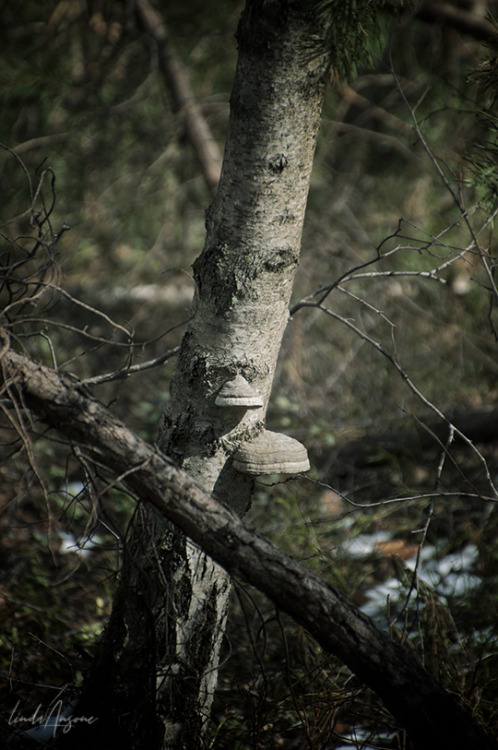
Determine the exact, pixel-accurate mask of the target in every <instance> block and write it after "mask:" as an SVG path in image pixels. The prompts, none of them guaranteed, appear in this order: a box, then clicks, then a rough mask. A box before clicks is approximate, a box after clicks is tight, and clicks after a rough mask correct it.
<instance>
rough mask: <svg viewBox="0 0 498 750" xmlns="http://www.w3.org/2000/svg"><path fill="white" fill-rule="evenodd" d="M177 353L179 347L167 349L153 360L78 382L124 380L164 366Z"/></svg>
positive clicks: (94, 383) (89, 383) (90, 383)
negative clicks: (129, 376) (137, 373)
mask: <svg viewBox="0 0 498 750" xmlns="http://www.w3.org/2000/svg"><path fill="white" fill-rule="evenodd" d="M179 351H180V347H179V346H175V348H174V349H169V350H168V351H167V352H164V354H161V356H160V357H156V358H155V359H150V360H148V361H147V362H141V363H140V364H136V365H127V366H125V367H120V368H119V370H115V371H114V372H108V373H105V374H104V375H95V377H93V378H86V379H85V380H82V381H80V382H81V384H82V385H100V384H101V383H109V382H110V381H112V380H125V379H126V378H127V377H128V375H133V374H135V373H136V372H143V371H144V370H150V369H151V368H152V367H158V366H159V365H162V364H164V362H166V361H167V360H168V359H171V357H174V356H175V354H178V352H179Z"/></svg>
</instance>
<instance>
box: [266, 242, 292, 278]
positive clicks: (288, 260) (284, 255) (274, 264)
mask: <svg viewBox="0 0 498 750" xmlns="http://www.w3.org/2000/svg"><path fill="white" fill-rule="evenodd" d="M297 262H298V253H297V252H296V251H295V250H293V249H292V247H290V246H289V245H287V246H285V247H279V248H277V249H276V250H275V251H274V252H273V253H272V254H271V256H270V257H269V258H268V259H267V260H266V261H265V264H264V268H265V270H266V271H269V272H270V273H276V272H278V271H281V270H282V269H283V268H287V267H288V266H292V265H296V264H297Z"/></svg>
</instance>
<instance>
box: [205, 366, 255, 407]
mask: <svg viewBox="0 0 498 750" xmlns="http://www.w3.org/2000/svg"><path fill="white" fill-rule="evenodd" d="M214 403H215V404H216V405H217V406H245V407H246V408H247V407H252V408H257V407H259V406H263V399H262V398H261V396H260V395H259V393H258V392H257V391H256V390H255V389H254V388H253V387H252V385H250V384H249V383H248V382H247V380H246V379H245V378H244V377H243V376H242V375H240V374H238V375H236V376H235V377H234V378H233V380H228V381H227V382H226V383H225V384H224V385H222V386H221V388H220V390H219V392H218V395H217V396H216V399H215V402H214Z"/></svg>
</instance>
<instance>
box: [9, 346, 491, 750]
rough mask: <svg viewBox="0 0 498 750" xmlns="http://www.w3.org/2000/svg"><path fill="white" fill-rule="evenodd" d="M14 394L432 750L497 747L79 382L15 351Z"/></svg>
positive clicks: (343, 606) (396, 651) (408, 663)
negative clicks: (332, 659) (307, 637)
mask: <svg viewBox="0 0 498 750" xmlns="http://www.w3.org/2000/svg"><path fill="white" fill-rule="evenodd" d="M2 366H3V372H4V382H9V383H10V384H12V386H14V385H15V388H14V387H12V389H11V390H10V396H11V398H14V399H21V401H20V403H19V406H18V408H19V409H24V408H26V406H27V407H29V408H30V409H32V410H33V411H34V412H35V413H36V414H37V415H38V416H39V417H40V418H42V419H43V421H45V422H46V423H48V424H49V425H51V426H53V427H55V428H56V429H57V430H59V431H60V432H62V433H63V434H65V435H66V436H67V437H69V438H70V439H71V440H75V441H80V442H82V443H84V444H85V446H86V452H87V453H88V454H89V455H93V456H95V457H96V458H97V460H98V461H99V462H102V463H104V464H105V465H106V466H107V467H108V468H109V469H110V470H111V471H112V472H113V473H115V474H117V475H118V476H122V477H124V478H125V481H126V483H127V485H128V486H129V487H130V488H131V489H132V490H133V491H134V492H136V493H137V495H138V496H139V498H140V499H141V500H142V501H143V502H146V503H150V504H152V505H153V506H154V507H155V508H156V509H157V510H158V511H159V513H160V514H162V515H164V516H165V517H166V518H169V519H170V520H171V521H172V522H173V523H175V524H176V525H177V526H178V527H179V528H180V529H181V530H182V531H183V532H184V533H185V534H187V535H188V536H190V538H191V539H192V540H193V541H194V542H195V543H197V544H198V545H199V546H201V547H202V548H203V549H204V550H205V551H206V552H207V553H208V554H209V555H211V556H212V557H213V558H214V559H215V560H217V561H218V562H219V563H220V564H221V565H223V566H224V567H225V568H226V569H227V570H228V571H229V572H231V573H233V574H236V575H238V576H242V577H243V578H246V579H247V580H248V581H249V582H250V583H252V584H253V585H254V586H256V587H257V588H259V589H260V590H261V591H263V592H264V593H265V594H267V595H268V596H269V597H270V599H272V600H273V601H274V602H275V604H277V606H278V607H280V608H281V609H283V610H284V611H286V612H287V613H288V614H290V615H291V616H292V617H293V618H294V619H295V620H296V621H297V622H299V623H300V624H301V625H303V626H304V627H305V628H306V629H307V630H308V631H309V632H310V633H311V634H312V635H313V636H314V637H315V638H316V639H317V641H318V642H319V643H320V644H321V645H322V647H323V648H325V649H326V650H327V651H330V652H331V653H334V654H336V655H337V656H338V657H339V658H341V659H342V660H343V661H344V662H345V663H346V664H347V665H348V666H349V668H350V669H351V670H352V671H354V672H355V673H356V674H357V675H358V676H359V677H360V678H361V679H362V680H363V681H364V682H365V683H366V684H368V685H369V686H370V687H371V688H372V689H373V690H374V691H376V692H377V693H378V695H379V696H380V697H381V698H382V699H383V700H384V702H385V704H386V706H387V707H388V708H389V710H390V711H391V712H392V713H393V714H394V716H396V718H397V719H398V720H399V721H400V722H401V724H402V725H403V726H404V727H405V728H406V729H407V731H408V732H409V733H410V734H411V736H412V737H414V738H416V739H418V740H420V741H422V742H423V743H424V747H425V748H426V749H427V750H439V748H440V747H441V746H443V744H446V745H448V744H450V745H451V747H452V748H453V749H454V750H468V748H469V747H479V748H480V750H497V748H498V744H497V743H496V742H495V741H494V740H493V739H492V738H490V737H489V736H487V735H486V734H485V733H483V731H482V730H481V729H480V727H479V726H478V725H477V724H476V723H475V722H474V721H473V720H472V719H471V718H470V717H469V716H468V715H467V714H466V713H465V712H464V711H463V710H462V709H461V707H460V706H459V704H458V703H457V702H456V701H455V699H454V698H453V697H452V696H451V695H450V694H449V693H448V692H446V691H445V690H444V689H443V688H442V687H441V686H440V685H439V683H437V682H436V681H435V680H434V679H433V678H432V677H431V676H429V674H428V673H427V672H425V670H424V669H423V668H422V667H421V666H420V665H419V664H418V663H417V662H416V661H414V660H413V659H412V658H411V657H410V656H408V654H407V653H406V652H405V651H404V649H403V648H402V647H401V646H400V645H399V644H396V643H394V642H393V641H391V639H390V638H389V636H388V635H386V634H385V633H384V632H382V631H381V630H379V629H378V628H377V627H376V626H375V625H374V624H373V622H372V621H371V620H370V618H368V617H367V616H365V615H364V614H363V613H362V612H360V611H359V610H358V609H356V607H355V606H354V605H353V604H352V603H351V602H350V601H349V600H348V599H347V597H346V596H345V595H344V594H342V593H341V592H340V591H337V590H335V589H334V588H333V587H331V586H330V585H328V584H326V583H325V582H324V581H322V580H321V579H320V578H319V577H318V576H315V575H314V574H313V573H311V571H309V570H307V569H306V568H304V567H303V566H302V565H300V564H299V563H297V562H296V561H295V560H293V559H292V558H290V557H288V556H287V555H285V554H284V553H283V552H282V551H281V550H280V549H279V548H278V547H276V546H275V545H273V544H272V543H270V542H268V541H267V540H265V539H264V538H262V537H260V536H259V535H257V534H256V533H255V532H254V531H252V530H251V529H250V528H249V527H248V526H247V525H245V524H244V523H243V522H242V520H241V519H240V518H239V517H238V516H237V515H236V514H235V513H234V512H233V511H231V510H230V509H229V508H227V507H225V506H223V505H221V504H220V503H218V502H217V501H216V500H215V499H214V498H213V497H209V496H208V495H206V494H205V493H204V492H203V491H202V490H201V489H200V488H199V487H198V486H197V485H196V484H195V483H194V482H193V481H192V480H191V478H190V477H189V476H188V475H187V474H185V473H184V472H182V471H180V470H178V469H176V468H175V467H174V466H173V465H172V464H171V463H170V462H169V460H168V459H167V457H165V456H164V455H162V454H160V453H159V452H158V451H157V450H156V449H154V448H153V447H151V446H150V445H148V444H147V443H146V442H145V441H143V440H141V439H140V438H139V437H138V436H137V435H135V434H134V433H132V432H131V431H130V430H128V429H127V428H126V427H125V425H124V424H123V423H122V422H120V421H119V420H117V419H116V418H115V417H113V416H112V414H111V413H110V412H109V411H108V410H107V409H105V407H103V406H102V405H101V404H100V403H98V402H97V401H94V400H93V399H90V398H88V397H87V396H86V395H85V394H84V392H83V391H82V390H81V389H80V388H79V387H78V386H75V384H74V380H72V379H71V378H69V377H68V376H66V375H60V374H59V373H56V372H55V371H53V370H50V369H48V368H46V367H43V366H41V365H39V364H37V363H35V362H33V361H32V360H30V359H28V358H27V357H25V356H23V355H21V354H18V353H17V352H14V351H12V350H10V351H8V352H6V353H4V355H3V359H2Z"/></svg>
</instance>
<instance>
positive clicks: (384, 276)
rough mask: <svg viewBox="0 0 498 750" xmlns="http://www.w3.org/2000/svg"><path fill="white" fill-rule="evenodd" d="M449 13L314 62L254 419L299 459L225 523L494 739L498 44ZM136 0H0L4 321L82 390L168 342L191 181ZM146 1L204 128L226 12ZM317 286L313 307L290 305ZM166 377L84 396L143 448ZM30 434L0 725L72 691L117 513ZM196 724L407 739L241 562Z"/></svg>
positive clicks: (193, 242) (18, 488)
mask: <svg viewBox="0 0 498 750" xmlns="http://www.w3.org/2000/svg"><path fill="white" fill-rule="evenodd" d="M14 5H15V7H14ZM386 5H387V6H389V5H392V4H389V3H387V4H386ZM430 5H432V6H436V5H439V4H437V3H432V4H431V3H428V4H427V6H430ZM446 5H447V6H451V7H453V10H454V11H458V13H460V14H462V15H461V16H460V18H461V19H462V18H463V19H464V20H465V19H469V18H470V19H474V21H475V22H476V25H475V26H472V25H467V26H465V24H463V23H462V24H457V25H455V24H454V23H452V22H451V21H450V20H449V21H448V22H447V23H442V22H441V19H440V18H439V19H438V18H437V17H436V18H434V17H432V19H431V17H430V15H431V14H430V13H429V17H424V13H423V12H420V13H418V15H417V12H418V11H419V10H420V7H419V5H418V4H417V3H414V4H413V5H412V6H410V7H409V8H404V9H403V10H401V11H400V12H399V14H398V15H395V14H393V12H392V10H389V8H388V7H387V8H386V9H385V10H383V11H379V19H378V27H379V28H378V34H377V35H373V36H372V39H371V57H372V62H371V65H369V66H368V67H367V68H360V69H358V70H356V71H354V72H351V74H350V75H349V76H347V77H345V76H341V77H338V76H337V75H332V77H331V83H330V86H329V88H328V93H327V97H326V102H325V107H324V112H323V124H322V128H321V133H320V137H319V141H318V146H317V154H316V160H315V167H314V173H313V177H312V182H311V188H310V196H309V203H308V211H307V218H306V223H305V229H304V235H303V246H302V256H301V266H300V269H299V271H298V276H297V282H296V286H295V290H294V297H293V299H294V308H293V317H292V320H291V322H290V323H289V326H288V329H287V332H286V337H285V340H284V345H283V349H282V352H281V357H280V362H279V367H278V372H277V378H276V381H275V384H274V389H273V394H272V400H271V403H270V408H269V412H268V426H269V428H270V429H275V430H280V431H286V432H288V433H289V434H292V435H293V436H295V437H297V438H298V439H299V440H300V441H301V442H303V443H305V444H306V445H307V447H308V449H309V452H310V458H311V462H312V470H311V472H310V474H309V476H308V477H300V478H298V479H293V480H291V481H290V480H288V481H286V482H278V481H277V479H278V478H275V480H274V481H273V482H272V483H270V484H259V485H258V490H257V494H256V497H255V498H254V503H253V507H252V510H251V511H250V513H249V515H248V517H247V520H248V522H249V523H251V524H252V525H254V526H255V527H256V528H257V529H258V530H259V531H261V533H263V534H265V535H267V536H269V537H270V538H271V539H273V540H274V541H276V542H277V543H278V544H279V545H280V546H282V547H283V548H284V549H285V550H286V551H288V552H289V553H290V554H292V555H294V556H296V557H297V558H299V559H300V560H302V561H304V562H306V564H307V565H309V566H310V567H311V568H312V569H313V570H315V571H317V572H319V573H320V574H321V575H322V576H323V577H324V578H325V579H326V580H328V581H330V582H331V583H332V584H333V585H335V586H337V587H339V588H342V589H343V590H346V591H347V592H348V593H349V595H350V596H351V598H352V599H353V600H354V601H355V602H356V603H357V604H358V605H360V606H362V607H363V608H364V611H365V612H367V613H368V614H370V615H371V616H372V617H374V618H375V619H376V620H377V621H378V622H379V623H381V624H382V625H383V626H385V627H386V628H387V627H389V628H390V629H391V632H392V633H393V637H394V638H397V639H400V640H402V641H403V642H405V643H407V644H409V648H411V649H412V650H414V651H415V652H416V653H417V654H418V655H419V657H420V659H421V660H422V661H423V663H424V665H425V666H426V668H427V669H428V670H429V671H431V672H432V673H433V674H434V675H435V676H436V677H437V678H438V679H439V680H440V681H441V682H442V683H443V684H444V685H445V686H446V687H448V688H449V689H450V690H452V691H454V692H456V693H458V694H459V695H461V697H462V700H463V701H464V703H465V704H466V705H467V706H468V707H469V710H470V711H471V712H473V713H474V714H475V715H476V716H477V717H478V718H479V720H481V721H482V722H483V723H484V724H485V726H487V727H488V730H489V731H490V732H491V733H495V734H497V735H498V575H497V571H498V549H497V540H498V520H497V514H496V490H494V487H493V485H495V486H496V483H498V377H497V375H498V358H497V356H496V355H497V346H498V344H497V341H498V337H497V332H498V315H497V312H496V311H497V302H498V295H497V291H496V263H497V244H496V239H495V237H494V216H495V198H496V189H495V188H496V176H495V175H496V168H495V161H494V159H495V155H496V148H497V147H496V119H495V115H496V108H495V98H494V97H495V96H496V92H497V89H496V88H495V89H493V87H491V88H490V86H489V80H488V74H489V73H490V71H491V72H492V71H493V70H494V69H495V67H494V66H495V65H496V64H495V63H494V62H493V61H494V57H495V55H496V48H493V47H492V46H491V47H490V46H489V44H487V43H486V42H488V43H489V42H491V43H493V40H494V44H495V45H496V35H497V34H498V28H497V27H496V25H495V24H494V21H493V20H492V17H493V14H494V15H496V14H497V13H498V3H496V2H485V1H482V2H453V3H447V4H446ZM133 6H134V3H133V2H129V1H127V2H124V0H123V2H107V1H106V0H50V2H46V3H39V2H35V1H34V0H24V2H23V3H20V4H12V3H7V2H3V3H0V10H1V18H2V24H1V25H0V39H1V50H2V51H1V53H0V57H1V65H0V100H1V103H2V118H1V120H0V142H1V143H2V144H3V147H2V149H1V151H0V159H1V174H2V180H1V185H2V201H1V207H0V225H1V229H0V231H1V236H0V242H1V249H0V253H1V258H2V262H1V264H0V265H1V274H2V279H0V284H1V286H0V304H1V306H2V309H3V313H2V325H3V326H4V328H6V330H8V332H9V333H10V335H11V336H12V337H13V339H14V340H15V341H16V344H17V345H18V346H19V347H23V348H25V349H26V350H27V351H28V352H29V354H30V355H31V356H33V357H35V358H38V359H40V360H42V361H43V362H45V363H46V364H48V365H50V366H58V367H59V368H60V369H63V370H65V371H69V372H73V373H75V374H76V375H77V376H78V377H80V378H83V379H86V380H87V381H90V379H92V378H93V379H94V378H96V377H97V376H99V375H102V374H104V373H108V372H112V371H113V370H117V369H119V368H126V367H128V366H129V365H132V364H133V365H135V364H139V363H140V362H146V361H149V360H152V359H154V358H156V357H160V356H161V355H162V354H163V353H164V352H165V351H168V350H170V349H172V348H173V347H175V346H177V345H178V344H179V342H180V340H181V337H182V334H183V330H184V324H185V321H186V320H187V319H188V316H189V307H190V300H191V296H192V293H193V281H192V277H191V264H192V262H193V260H194V259H195V258H196V256H197V255H198V254H199V253H200V251H201V249H202V245H203V239H204V216H205V211H206V208H207V207H208V206H209V203H210V201H211V198H210V194H209V190H208V188H207V187H206V185H205V182H204V180H203V176H202V173H201V171H200V169H199V166H198V163H197V160H196V155H195V153H194V151H193V149H192V148H191V145H190V143H189V142H188V139H187V137H186V134H185V128H184V122H183V120H182V112H181V111H180V112H177V111H174V110H175V107H174V106H173V105H172V101H171V97H170V94H169V91H168V88H167V86H166V84H165V81H164V78H163V77H162V75H161V72H160V70H159V67H158V55H157V49H156V46H155V44H154V43H153V41H152V40H151V39H150V37H149V36H148V35H147V34H145V33H144V31H143V29H142V28H141V26H140V24H139V23H138V22H137V19H136V16H135V13H134V8H133ZM155 7H156V8H157V9H158V10H159V11H160V12H161V14H162V16H163V18H164V20H165V22H166V24H167V27H168V30H169V34H170V38H171V43H172V45H173V47H174V51H175V54H176V55H178V58H179V59H180V60H181V61H183V64H184V65H185V67H186V70H187V72H188V76H189V79H190V84H191V86H192V88H193V91H194V93H195V97H196V100H197V102H198V103H199V105H200V107H201V109H202V113H203V115H204V117H205V118H206V121H207V123H208V125H209V128H210V129H211V132H212V133H213V135H214V138H215V140H216V141H217V143H218V144H219V147H220V149H222V148H223V142H224V137H225V133H226V128H227V122H228V111H229V99H230V89H231V82H232V77H233V72H234V67H235V64H236V45H235V40H234V33H235V30H236V26H237V21H238V18H239V16H240V13H241V10H242V7H243V3H242V2H240V1H239V0H223V1H222V2H206V1H205V0H202V2H201V0H191V2H190V3H189V4H176V3H168V2H166V0H161V1H159V0H158V1H157V2H156V6H155ZM424 7H425V6H424ZM488 14H489V15H488ZM476 29H480V30H481V31H480V32H479V33H478V32H477V31H476ZM481 32H482V33H481ZM490 61H491V62H490ZM37 239H38V240H40V239H41V240H43V241H42V242H40V241H38V244H37ZM34 247H36V253H34V252H33V253H32V252H31V251H32V250H33V248H34ZM30 253H31V254H30ZM40 256H41V260H40ZM40 263H41V266H40ZM30 264H32V265H30ZM21 266H22V274H24V275H25V274H26V271H29V272H30V273H32V278H35V277H36V278H38V277H39V274H40V268H43V273H44V277H43V278H44V280H45V281H46V282H50V285H51V286H50V287H49V288H48V289H45V290H44V291H43V293H40V294H39V296H38V297H37V299H36V300H34V301H31V302H29V303H28V302H23V299H24V297H23V294H24V293H25V289H24V287H23V285H22V284H21V283H19V284H17V281H16V279H17V277H16V268H18V267H19V268H21ZM16 284H17V286H16ZM328 285H332V287H333V288H332V287H331V289H330V290H329V293H328V295H327V296H326V298H325V299H324V305H325V306H326V307H327V311H325V312H324V311H322V310H319V309H318V308H317V307H304V306H301V305H300V304H299V303H300V301H301V300H303V299H304V298H307V297H309V295H311V294H312V293H313V292H315V291H316V290H318V289H322V288H324V287H328ZM318 298H319V296H318V297H317V296H315V297H313V298H312V301H316V300H317V299H318ZM173 368H174V358H172V359H169V360H168V361H167V362H166V363H164V364H163V365H162V366H161V367H156V368H151V369H147V370H143V371H142V372H139V373H137V374H133V375H130V376H129V377H127V378H122V379H119V380H113V381H110V382H105V379H102V382H93V383H92V382H88V387H89V388H91V389H92V392H93V393H94V395H95V396H96V397H97V398H99V399H100V400H101V401H103V402H104V403H106V404H108V405H109V406H110V408H111V409H112V410H113V412H114V413H116V414H117V415H118V416H120V417H121V418H122V419H123V420H124V421H125V422H126V423H127V424H128V425H129V426H130V427H132V428H133V429H135V430H136V431H137V432H138V433H139V434H140V435H141V436H142V437H145V438H146V439H147V440H149V441H151V442H154V440H155V437H156V432H157V425H158V420H159V417H160V414H161V410H162V408H163V405H164V404H165V402H166V400H167V398H168V382H169V379H170V376H171V373H172V371H173ZM2 409H3V411H5V412H6V411H7V406H5V404H4V402H2ZM443 415H445V416H446V417H449V418H450V419H451V420H452V424H454V425H456V427H457V428H458V429H459V430H461V431H462V432H463V433H465V434H466V435H467V436H468V438H469V440H468V441H465V440H463V439H461V438H460V437H459V436H458V433H457V432H455V431H454V429H453V428H452V427H451V425H450V424H449V423H448V421H447V420H446V419H445V418H444V417H443ZM31 427H32V428H33V431H34V432H33V435H32V436H31V440H32V441H33V442H32V444H31V447H29V443H28V442H27V441H23V440H22V439H20V438H19V437H18V435H17V433H16V431H15V429H14V427H13V426H12V424H11V423H10V422H9V420H8V419H3V421H2V422H1V423H0V439H1V447H0V459H1V463H0V506H1V511H0V677H1V683H0V705H1V706H2V715H1V719H2V731H3V732H4V734H5V735H8V734H9V733H10V732H11V731H12V725H11V717H12V711H13V710H14V709H15V707H16V705H18V704H19V702H20V704H21V705H22V707H23V713H26V708H27V707H32V708H35V707H36V706H37V705H39V704H42V705H47V704H49V703H50V702H51V701H54V700H57V699H59V698H61V699H62V700H63V701H64V702H66V701H68V700H70V698H71V696H72V695H73V691H74V690H76V689H77V687H78V684H80V683H81V680H82V677H83V675H84V672H85V669H86V667H87V666H88V664H89V660H90V658H91V654H92V650H93V648H94V644H95V641H96V638H97V637H98V635H99V633H100V631H101V628H102V625H103V623H104V622H105V618H106V616H107V615H108V614H109V611H110V601H111V598H112V591H113V588H114V583H115V577H116V572H117V570H118V569H119V560H120V550H121V548H122V543H123V537H124V534H125V529H126V524H127V522H128V520H129V518H130V514H131V513H132V510H133V499H132V498H130V497H129V495H128V494H127V493H126V492H125V490H124V489H123V488H122V487H120V486H119V485H117V486H111V485H110V484H109V480H108V477H106V475H105V474H104V473H101V472H100V471H99V469H98V468H95V467H93V466H90V465H88V464H87V463H86V462H85V457H84V450H81V449H79V448H78V447H77V446H70V445H67V444H66V443H65V442H63V441H61V440H60V439H58V438H57V436H56V435H55V434H53V433H51V432H50V433H49V432H47V431H46V429H45V428H44V427H43V425H41V424H35V425H31ZM211 740H212V747H214V748H227V749H228V748H231V749H234V748H240V750H244V748H277V747H284V746H285V747H289V748H299V749H300V748H303V749H304V748H310V747H313V748H344V747H358V748H368V747H375V748H389V747H390V748H398V747H399V748H401V747H409V745H408V744H403V743H404V742H405V738H404V737H403V735H402V733H401V732H399V731H398V729H397V727H396V726H395V724H394V722H393V720H392V718H391V717H390V716H389V714H387V712H386V711H385V710H384V709H383V707H382V705H381V704H380V703H379V701H378V700H377V699H376V697H375V696H374V695H372V694H371V693H370V692H369V691H367V690H366V689H365V688H364V687H363V686H362V685H361V683H360V682H359V681H358V680H357V679H356V678H355V677H353V676H352V675H351V674H350V673H349V672H348V670H347V669H346V668H345V667H343V666H342V665H341V664H340V663H339V662H338V661H337V660H335V659H334V658H332V657H330V656H328V655H326V654H324V653H322V652H321V651H320V649H318V647H317V646H316V644H314V642H313V641H312V640H311V639H310V638H309V637H308V636H307V634H306V633H305V632H304V631H302V630H301V629H300V628H298V627H297V626H296V625H294V624H293V623H292V622H290V621H289V620H288V618H286V617H284V616H282V615H281V614H280V613H278V612H276V611H275V609H274V607H272V605H271V604H270V603H268V602H267V601H266V600H265V599H264V598H263V597H261V596H259V595H258V593H257V592H255V591H253V590H251V589H250V588H248V587H247V586H245V585H244V584H243V583H238V584H236V594H235V595H234V597H233V607H232V614H231V618H230V623H229V629H228V637H227V642H226V645H225V655H224V660H223V666H222V670H221V675H220V689H219V694H218V697H217V700H216V704H215V711H214V715H213V721H212V732H211Z"/></svg>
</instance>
